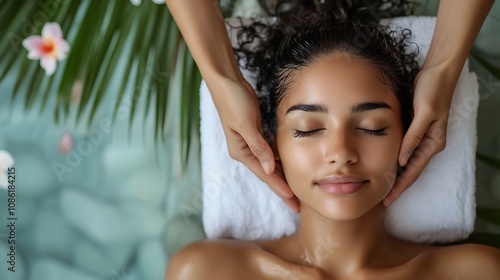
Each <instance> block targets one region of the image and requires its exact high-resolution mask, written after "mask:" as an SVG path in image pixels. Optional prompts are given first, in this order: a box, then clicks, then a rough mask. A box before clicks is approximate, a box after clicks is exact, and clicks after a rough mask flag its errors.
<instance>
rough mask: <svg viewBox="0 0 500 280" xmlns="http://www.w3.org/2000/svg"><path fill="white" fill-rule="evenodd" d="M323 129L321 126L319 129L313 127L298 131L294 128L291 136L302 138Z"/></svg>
mask: <svg viewBox="0 0 500 280" xmlns="http://www.w3.org/2000/svg"><path fill="white" fill-rule="evenodd" d="M320 130H323V129H322V128H320V129H314V130H309V131H300V130H295V132H294V133H293V137H295V138H302V137H309V136H312V135H314V134H315V133H316V132H318V131H320Z"/></svg>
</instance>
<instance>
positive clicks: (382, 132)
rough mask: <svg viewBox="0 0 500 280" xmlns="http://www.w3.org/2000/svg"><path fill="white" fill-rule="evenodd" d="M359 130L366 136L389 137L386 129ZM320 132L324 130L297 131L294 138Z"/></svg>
mask: <svg viewBox="0 0 500 280" xmlns="http://www.w3.org/2000/svg"><path fill="white" fill-rule="evenodd" d="M358 129H361V130H362V131H363V132H364V133H365V134H368V135H374V136H384V135H387V131H385V130H386V129H385V128H382V129H377V130H370V129H364V128H358ZM320 130H322V129H315V130H310V131H300V130H295V132H294V133H293V137H295V138H302V137H309V136H312V135H313V134H315V133H316V132H318V131H320Z"/></svg>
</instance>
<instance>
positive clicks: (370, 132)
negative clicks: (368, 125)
mask: <svg viewBox="0 0 500 280" xmlns="http://www.w3.org/2000/svg"><path fill="white" fill-rule="evenodd" d="M358 129H360V130H361V131H363V132H364V133H365V134H368V135H375V136H384V135H387V131H385V130H386V129H387V128H382V129H376V130H372V129H364V128H358Z"/></svg>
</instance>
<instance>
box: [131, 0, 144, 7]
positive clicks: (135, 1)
mask: <svg viewBox="0 0 500 280" xmlns="http://www.w3.org/2000/svg"><path fill="white" fill-rule="evenodd" d="M141 2H142V0H130V3H132V5H134V6H139V5H141Z"/></svg>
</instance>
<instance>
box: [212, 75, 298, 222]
mask: <svg viewBox="0 0 500 280" xmlns="http://www.w3.org/2000/svg"><path fill="white" fill-rule="evenodd" d="M212 87H215V88H210V91H211V92H212V91H213V92H214V94H212V98H213V100H214V104H215V106H216V107H217V112H218V113H219V117H220V119H221V122H222V127H223V129H224V134H225V136H226V141H227V149H228V152H229V155H230V156H231V158H233V159H235V160H237V161H240V162H242V163H243V164H245V165H246V166H247V167H248V168H249V169H250V170H251V171H252V172H253V173H254V174H255V175H257V177H259V179H260V180H262V181H264V182H265V183H266V184H267V185H268V186H269V187H270V188H271V190H273V191H274V193H276V194H277V195H278V196H279V197H280V198H281V199H282V200H283V201H284V202H285V203H286V204H287V205H288V206H289V207H290V208H291V209H292V210H294V211H295V212H299V211H300V204H299V202H298V199H297V198H296V197H295V195H294V194H293V192H292V191H291V190H290V187H289V186H288V184H287V182H286V180H285V178H284V176H283V172H282V171H281V170H282V169H281V166H277V165H279V163H276V162H275V158H274V154H273V151H272V149H271V147H270V146H269V145H268V144H267V142H266V140H265V139H264V137H263V136H262V134H261V129H260V121H261V120H260V112H259V105H258V100H257V96H256V95H255V92H254V90H253V88H252V87H251V86H250V84H248V83H247V82H246V81H234V80H229V79H225V80H223V81H219V82H218V83H216V85H213V86H212ZM235 187H238V186H235Z"/></svg>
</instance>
